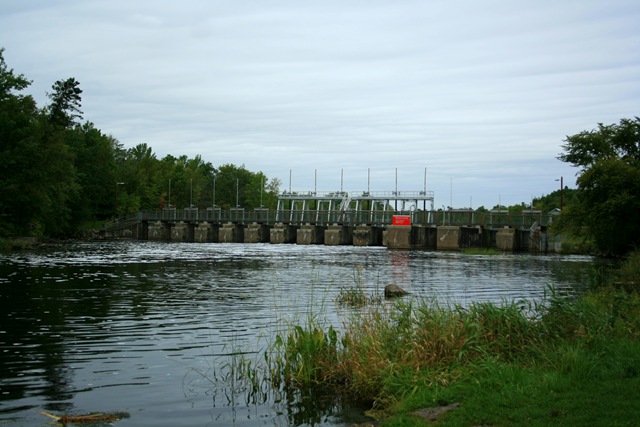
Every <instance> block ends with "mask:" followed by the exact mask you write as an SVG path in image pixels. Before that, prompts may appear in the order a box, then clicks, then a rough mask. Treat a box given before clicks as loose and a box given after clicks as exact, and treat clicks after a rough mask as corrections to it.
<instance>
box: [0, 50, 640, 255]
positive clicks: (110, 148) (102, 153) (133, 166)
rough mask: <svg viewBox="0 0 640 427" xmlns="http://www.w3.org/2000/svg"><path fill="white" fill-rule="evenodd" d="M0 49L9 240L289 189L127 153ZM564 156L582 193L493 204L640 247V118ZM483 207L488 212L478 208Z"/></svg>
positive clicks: (69, 93)
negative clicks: (35, 85)
mask: <svg viewBox="0 0 640 427" xmlns="http://www.w3.org/2000/svg"><path fill="white" fill-rule="evenodd" d="M3 53H4V49H2V48H0V144H1V146H0V163H1V164H2V168H1V170H0V188H1V189H2V191H1V192H0V194H1V197H0V238H7V237H15V236H35V237H57V238H60V237H73V236H75V235H77V232H78V231H79V230H82V229H87V228H91V227H99V225H100V223H102V222H105V221H110V220H113V219H116V218H118V217H119V216H120V215H122V214H126V213H134V212H137V211H139V210H157V209H163V208H167V207H175V208H180V209H182V208H187V207H192V208H198V209H206V208H209V207H220V208H222V209H229V208H231V207H242V208H244V209H245V210H248V211H251V210H253V209H255V208H258V207H265V208H269V209H275V208H276V204H277V199H278V193H279V187H280V185H281V182H280V180H279V179H278V178H269V177H267V176H265V174H264V173H262V172H252V171H249V170H247V169H246V168H245V167H244V165H240V166H238V165H233V164H222V165H221V166H217V167H216V166H214V165H213V164H212V163H211V162H209V161H205V160H204V159H203V158H202V157H201V156H200V155H196V156H195V157H193V158H189V157H187V156H185V155H181V156H179V157H175V156H173V155H166V156H165V157H163V158H157V156H156V155H155V154H154V152H153V149H152V147H150V146H148V145H147V144H144V143H141V144H138V145H136V146H135V147H133V148H125V147H124V146H123V145H122V144H121V143H120V142H119V141H118V140H117V139H116V138H115V137H113V136H112V135H109V134H106V133H104V132H103V131H102V130H100V129H98V128H96V127H95V125H94V124H93V123H91V122H90V121H83V117H82V111H81V107H82V97H81V95H82V89H81V88H80V83H79V82H78V81H77V80H76V79H75V78H68V79H66V80H59V81H57V82H55V83H54V84H53V86H52V91H51V92H50V93H47V98H48V100H49V103H48V105H46V106H44V107H40V106H38V105H37V104H36V102H35V100H34V98H33V96H31V95H28V94H24V93H23V91H24V90H25V89H26V88H28V87H29V85H30V84H31V81H30V80H28V78H27V77H25V76H24V75H22V74H16V73H14V71H13V69H11V68H9V67H8V65H7V64H6V62H5V60H4V54H3ZM564 142H565V143H564V144H563V145H562V146H561V148H562V152H561V153H560V154H559V155H558V159H559V160H561V161H563V162H566V163H569V164H571V165H573V166H575V167H577V168H579V173H578V175H577V180H576V184H577V188H576V189H569V188H567V187H565V188H561V189H558V190H556V191H554V192H553V193H551V194H549V195H546V196H541V197H539V198H536V199H533V200H532V201H531V203H521V204H519V205H515V206H510V207H506V206H496V207H497V208H500V209H505V208H506V209H509V210H512V211H519V210H524V209H529V208H533V209H539V210H542V211H550V210H551V209H553V208H556V207H559V206H562V215H561V219H560V221H558V223H557V224H554V228H555V230H554V231H555V232H565V233H568V234H570V235H572V236H574V237H575V238H578V239H581V240H583V241H585V242H587V243H588V246H589V247H591V248H592V249H593V252H594V253H598V254H601V255H614V256H619V255H624V254H626V253H628V252H630V251H632V250H634V249H636V248H637V246H638V244H639V243H640V221H638V218H640V118H638V117H635V118H633V119H621V120H620V122H619V123H614V124H610V125H605V124H602V123H599V124H598V126H597V128H596V129H593V130H585V131H583V132H580V133H578V134H576V135H572V136H567V137H566V139H565V140H564ZM481 209H484V208H481Z"/></svg>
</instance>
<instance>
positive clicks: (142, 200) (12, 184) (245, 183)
mask: <svg viewBox="0 0 640 427" xmlns="http://www.w3.org/2000/svg"><path fill="white" fill-rule="evenodd" d="M3 52H4V49H0V141H1V144H2V145H1V146H0V162H1V164H2V165H3V167H2V169H1V170H0V188H2V196H1V198H0V237H11V236H46V237H57V238H60V237H72V236H74V235H76V233H77V231H78V230H80V229H83V228H87V227H91V226H95V225H96V224H99V223H100V222H103V221H107V220H112V219H114V218H115V217H118V216H119V215H122V214H123V213H133V212H136V211H138V210H155V209H162V208H166V207H178V208H186V207H189V206H192V207H196V208H200V209H205V208H207V207H213V206H214V205H216V206H218V207H221V208H222V209H228V208H230V207H234V206H242V207H243V208H245V209H247V210H253V209H254V208H256V207H260V206H264V207H267V208H273V209H275V207H276V203H277V195H278V190H279V186H280V181H279V180H278V179H277V178H273V179H269V178H268V177H267V176H265V175H264V174H263V173H262V172H252V171H249V170H247V169H246V168H245V167H244V165H240V166H237V165H233V164H223V165H221V166H217V167H215V166H213V164H212V163H211V162H207V161H205V160H204V159H202V157H201V156H199V155H197V156H195V157H193V158H188V157H187V156H184V155H182V156H179V157H175V156H172V155H167V156H165V157H163V158H157V157H156V155H155V154H154V152H153V149H152V148H151V147H150V146H148V145H147V144H139V145H137V146H135V147H133V148H128V149H127V148H124V147H123V145H122V144H121V143H120V142H119V141H118V140H117V139H116V138H115V137H113V136H111V135H109V134H106V133H104V132H103V131H102V130H100V129H98V128H96V127H95V126H94V124H93V123H91V122H90V121H84V122H83V121H82V111H81V106H82V97H81V95H82V90H81V88H80V83H79V82H78V81H77V80H75V79H74V78H68V79H66V80H60V81H57V82H55V83H54V84H53V86H52V91H51V93H47V97H48V100H49V104H48V105H46V106H44V107H39V106H38V105H36V102H35V100H34V98H33V97H32V96H31V95H26V94H23V93H22V92H23V91H24V90H25V89H26V88H28V87H29V85H30V84H31V81H29V80H28V79H27V78H26V77H25V76H24V75H22V74H15V73H14V71H13V70H12V69H10V68H9V67H8V66H7V64H6V63H5V60H4V55H3Z"/></svg>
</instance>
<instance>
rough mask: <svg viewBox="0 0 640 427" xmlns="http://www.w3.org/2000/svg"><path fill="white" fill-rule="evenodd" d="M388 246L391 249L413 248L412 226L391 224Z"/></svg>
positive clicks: (388, 229)
mask: <svg viewBox="0 0 640 427" xmlns="http://www.w3.org/2000/svg"><path fill="white" fill-rule="evenodd" d="M386 241H387V242H386V243H387V245H386V246H387V247H388V248H391V249H412V248H413V241H412V239H411V227H407V226H394V225H392V226H390V227H388V228H387V235H386Z"/></svg>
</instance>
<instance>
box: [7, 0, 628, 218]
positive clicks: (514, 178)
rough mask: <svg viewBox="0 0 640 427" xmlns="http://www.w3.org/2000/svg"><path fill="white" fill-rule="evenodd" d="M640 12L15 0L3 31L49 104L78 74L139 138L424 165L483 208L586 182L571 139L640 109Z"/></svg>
mask: <svg viewBox="0 0 640 427" xmlns="http://www.w3.org/2000/svg"><path fill="white" fill-rule="evenodd" d="M639 23H640V2H639V1H638V0H610V1H602V0H576V1H573V0H537V1H518V0H504V1H500V0H498V1H491V0H489V1H478V0H466V1H456V0H446V1H426V0H420V1H402V0H399V1H392V0H387V1H382V0H367V1H364V0H363V1H351V0H340V1H334V0H322V1H311V0H309V1H293V0H282V1H269V0H259V1H258V0H255V1H242V0H234V1H217V0H214V1H209V0H197V1H190V0H183V1H180V2H178V1H157V0H154V1H151V0H145V1H136V0H127V1H121V0H109V1H101V2H98V1H87V0H67V1H55V0H37V1H34V0H29V1H25V0H2V2H0V47H4V48H5V49H6V50H5V53H4V55H5V60H6V62H7V64H8V65H9V67H10V68H13V69H14V72H16V73H21V74H24V75H25V76H26V77H28V78H29V79H32V80H33V84H32V86H30V87H29V88H28V89H27V91H26V92H27V93H29V94H32V95H33V96H34V97H35V98H36V100H37V101H38V103H39V105H40V106H44V105H45V104H46V103H47V98H46V92H51V86H52V85H53V83H54V82H55V81H57V80H62V79H66V78H69V77H74V78H75V79H76V80H78V81H79V82H80V87H81V89H82V90H83V94H82V104H83V107H82V110H83V112H84V119H85V120H89V121H91V122H93V123H94V124H95V126H96V127H97V128H99V129H101V130H102V131H103V132H104V133H106V134H111V135H113V136H114V137H115V138H117V139H118V140H119V141H120V142H121V143H122V144H123V145H124V146H125V147H126V148H130V147H134V146H136V145H138V144H140V143H146V144H148V145H149V146H150V147H152V149H153V151H154V153H155V154H156V155H157V157H158V158H162V157H164V156H165V155H167V154H171V155H174V156H179V155H187V156H189V157H194V156H195V155H198V154H199V155H201V156H202V158H203V159H204V160H205V161H207V162H211V163H212V164H213V165H214V166H219V165H222V164H226V163H232V164H236V165H241V164H244V165H245V167H246V168H247V169H249V170H251V171H253V172H258V171H262V172H264V173H265V174H266V175H267V176H268V177H269V178H280V179H281V180H282V189H288V188H289V186H290V185H291V188H292V190H294V191H313V190H314V189H317V190H318V191H335V190H340V189H341V188H342V189H343V190H345V191H357V192H360V191H365V190H367V189H370V190H371V191H391V190H394V189H395V188H396V170H397V182H398V183H397V188H398V190H400V191H421V190H423V189H424V176H425V168H426V171H427V173H426V176H427V190H428V191H434V192H435V206H436V208H438V207H441V206H443V205H446V206H449V205H450V204H451V202H453V206H454V207H468V206H469V205H470V204H471V205H472V206H473V207H474V208H475V207H478V206H480V205H484V206H485V207H493V206H494V205H496V204H497V203H498V202H499V201H500V202H502V204H506V205H510V204H516V203H520V202H527V203H528V202H529V201H530V200H531V197H538V196H541V195H544V194H549V193H551V192H552V191H554V190H556V189H558V188H559V182H556V180H557V179H559V178H560V177H561V176H563V177H564V183H565V185H567V186H569V187H575V174H576V172H577V170H576V169H574V168H571V167H570V166H569V165H566V164H564V163H562V162H560V161H559V160H557V156H558V154H559V153H560V152H561V145H562V143H563V140H564V138H565V137H566V136H567V135H573V134H576V133H579V132H581V131H583V130H590V129H594V128H595V127H596V126H597V124H598V123H599V122H602V123H605V124H611V123H617V122H618V121H619V120H620V119H621V118H633V117H635V116H638V115H640V24H639ZM290 171H291V174H290ZM290 175H291V177H292V178H291V181H290V178H289V177H290ZM341 176H342V177H343V179H342V181H341ZM316 177H317V178H316Z"/></svg>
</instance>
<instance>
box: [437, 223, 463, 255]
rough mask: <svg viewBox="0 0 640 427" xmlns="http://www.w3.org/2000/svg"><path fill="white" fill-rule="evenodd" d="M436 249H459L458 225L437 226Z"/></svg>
mask: <svg viewBox="0 0 640 427" xmlns="http://www.w3.org/2000/svg"><path fill="white" fill-rule="evenodd" d="M436 249H438V250H440V251H455V250H458V249H460V227H455V226H446V225H442V226H440V227H438V234H437V240H436Z"/></svg>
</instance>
